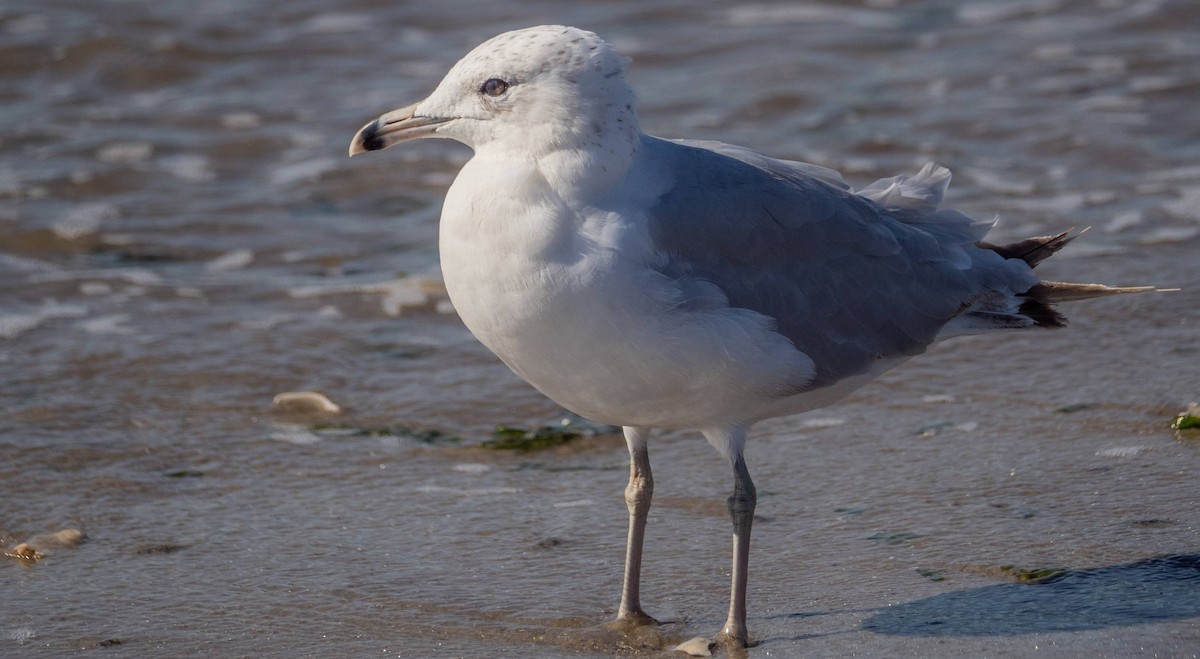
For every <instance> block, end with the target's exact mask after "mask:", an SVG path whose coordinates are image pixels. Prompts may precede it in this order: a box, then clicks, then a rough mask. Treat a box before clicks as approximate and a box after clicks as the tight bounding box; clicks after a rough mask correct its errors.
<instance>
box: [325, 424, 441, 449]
mask: <svg viewBox="0 0 1200 659" xmlns="http://www.w3.org/2000/svg"><path fill="white" fill-rule="evenodd" d="M312 431H313V432H314V433H317V434H326V435H343V436H346V437H403V438H405V439H411V440H413V441H415V442H418V443H421V444H428V445H431V446H432V445H439V444H457V443H459V442H461V441H462V438H461V437H459V436H457V435H451V434H450V433H448V432H445V431H443V430H438V429H436V428H410V427H408V426H402V425H395V426H351V425H348V424H345V423H318V424H316V425H314V426H312Z"/></svg>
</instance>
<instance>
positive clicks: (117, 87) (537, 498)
mask: <svg viewBox="0 0 1200 659" xmlns="http://www.w3.org/2000/svg"><path fill="white" fill-rule="evenodd" d="M1198 21H1200V9H1198V8H1197V7H1196V6H1195V5H1194V3H1187V2H1159V1H1144V2H1121V1H1119V0H1099V1H1097V2H1066V1H1057V0H1030V1H1014V2H1006V3H991V2H974V3H966V4H962V3H949V2H904V3H901V2H894V1H890V0H874V1H868V2H866V3H864V4H844V3H828V4H819V3H809V4H791V5H737V6H733V5H730V4H729V3H707V4H699V3H676V2H669V1H667V0H655V1H652V2H643V3H638V4H636V5H633V4H632V3H630V4H616V3H599V4H594V5H588V6H563V5H560V4H558V3H550V2H521V3H518V2H513V3H493V4H491V5H481V4H478V3H466V2H458V1H455V0H451V1H447V2H439V3H422V4H421V5H420V6H417V5H416V4H415V3H375V2H366V1H358V2H345V3H338V4H337V6H333V5H331V4H329V3H315V2H307V1H302V2H292V3H288V4H287V5H280V4H279V3H266V2H258V3H248V2H240V1H239V2H223V1H214V2H207V3H200V4H198V3H188V2H160V3H153V4H143V3H136V4H130V3H117V2H95V1H71V0H64V1H61V2H56V3H53V4H52V5H51V4H48V3H43V2H32V1H22V0H14V1H11V2H9V3H7V4H6V5H5V7H4V8H3V9H2V10H0V95H2V98H3V105H2V106H0V116H2V117H3V121H2V124H0V125H2V127H0V281H2V282H3V286H0V456H3V459H2V460H0V485H2V487H3V497H2V498H0V541H2V542H3V549H4V550H5V551H11V550H13V549H14V548H15V547H16V546H17V545H18V544H19V543H21V542H25V541H27V540H30V539H33V540H38V539H37V538H36V537H35V536H38V535H39V534H47V533H52V532H54V531H58V530H60V529H65V528H77V529H79V530H81V531H82V532H83V533H85V534H86V539H85V540H84V541H83V542H82V543H80V544H78V545H70V546H61V547H60V546H49V545H52V544H53V543H45V542H44V541H42V542H43V545H47V546H44V548H43V549H44V553H45V558H44V559H43V560H41V561H39V562H37V563H28V562H25V561H20V560H16V559H4V561H3V562H2V563H0V592H2V593H3V596H2V597H0V654H3V655H8V656H61V655H64V654H71V653H83V652H87V653H89V654H96V653H103V654H116V655H128V656H181V655H204V656H283V655H289V656H294V655H297V654H300V655H310V654H311V655H327V654H333V653H337V654H342V655H348V656H366V655H372V654H375V655H380V654H390V655H399V656H412V657H419V656H432V655H436V656H479V657H485V656H486V657H490V656H497V655H505V654H509V655H514V656H559V655H563V654H578V655H580V656H610V655H612V654H616V653H622V652H627V651H631V650H628V648H626V647H625V646H626V645H628V644H629V643H631V642H632V643H636V642H637V641H636V640H634V641H631V640H630V639H623V638H621V637H619V636H618V635H613V634H608V633H606V632H605V631H604V630H603V629H602V628H601V627H600V623H602V622H603V621H604V620H606V619H608V618H609V617H611V616H612V615H613V613H614V610H615V607H616V604H617V598H618V595H619V579H620V571H621V565H620V563H621V560H622V556H623V543H624V524H625V518H624V516H625V506H624V502H623V500H622V498H621V493H622V490H623V488H624V481H625V477H626V473H625V469H626V465H625V459H626V458H625V453H624V447H623V443H622V442H621V440H620V439H619V438H616V437H602V438H597V439H594V440H589V441H586V442H582V443H578V444H575V445H569V446H567V447H563V448H558V449H552V450H546V451H540V452H534V453H526V454H519V453H502V452H496V451H488V450H484V449H480V448H473V447H474V446H476V445H478V444H479V443H480V442H481V441H483V440H486V439H488V438H489V434H490V430H491V428H492V426H494V425H495V424H499V423H503V424H508V425H516V426H525V427H532V426H538V425H542V424H546V423H553V422H555V421H556V420H557V419H559V418H561V416H562V414H563V412H562V411H561V410H559V409H558V408H556V407H555V406H554V405H553V404H552V403H550V402H548V401H546V400H545V399H543V398H541V397H540V396H539V395H537V394H536V393H535V392H533V391H532V390H530V389H529V388H528V387H526V386H525V385H523V384H522V383H520V381H519V380H517V379H516V378H515V376H513V375H512V374H510V373H509V372H508V371H507V369H505V368H504V367H503V366H501V365H499V364H498V363H497V362H496V361H495V359H494V358H492V357H491V356H489V355H488V354H487V352H486V351H485V350H484V349H483V348H481V347H480V346H479V345H478V344H477V343H475V342H474V340H473V339H472V338H471V337H470V335H469V334H468V333H467V332H466V330H465V329H464V328H463V327H462V326H461V324H460V323H459V322H458V320H457V319H456V317H455V316H454V313H453V309H452V308H451V307H449V306H448V303H447V302H446V300H445V298H444V294H443V293H442V292H441V291H440V287H439V282H440V275H439V273H438V269H437V254H436V231H437V213H438V208H439V204H440V200H441V197H442V194H443V192H444V189H445V187H446V185H447V184H448V182H449V181H450V180H451V179H452V177H453V175H454V173H455V172H456V171H457V169H458V167H459V166H460V165H461V164H462V163H463V162H464V161H465V159H466V158H467V157H468V153H467V151H466V150H465V149H464V148H462V147H459V146H457V145H453V144H451V143H448V142H441V141H437V142H426V143H418V144H412V145H406V146H404V147H403V148H399V149H395V150H389V151H387V152H386V153H384V154H379V155H376V156H371V157H364V158H356V159H355V160H354V161H349V160H347V159H346V158H345V156H344V154H345V149H346V145H347V144H348V141H349V138H350V136H351V135H352V134H353V133H354V131H355V130H356V129H357V128H358V127H359V126H361V125H362V124H363V123H364V122H366V121H367V120H369V119H371V118H372V117H374V116H377V115H378V114H379V113H381V112H383V111H385V110H388V109H391V108H394V107H398V106H400V105H403V104H407V103H409V102H412V101H414V100H417V99H419V98H421V97H422V96H423V95H424V94H425V93H428V91H429V90H431V89H432V88H433V86H434V85H435V84H436V83H437V81H438V80H439V79H440V77H441V75H442V74H443V73H444V71H445V70H446V69H448V68H449V66H450V65H452V64H453V62H454V61H456V60H457V58H458V57H460V56H461V55H462V54H463V53H465V52H466V51H467V50H468V49H469V48H471V47H473V46H474V45H475V44H477V43H479V42H480V41H482V40H484V39H486V38H487V37H489V36H492V35H493V34H496V33H498V32H500V31H503V30H506V29H511V28H516V27H522V26H526V25H531V24H538V23H546V22H562V23H569V24H575V25H579V26H581V27H586V28H589V29H593V30H596V31H598V32H600V33H601V34H602V35H603V36H605V37H606V38H608V39H609V40H610V41H612V42H613V43H615V44H617V45H618V46H619V47H620V48H621V49H622V51H623V52H625V53H626V54H627V55H629V56H631V57H632V59H633V67H632V81H633V83H634V85H635V87H636V88H637V89H638V90H639V91H640V95H641V111H642V120H643V125H644V127H645V128H646V129H647V130H648V131H649V132H652V133H654V134H658V135H663V136H668V137H672V136H687V137H692V138H709V139H721V140H725V141H730V142H734V143H739V144H744V145H747V146H751V147H754V148H758V149H761V150H764V151H766V152H768V153H770V154H772V155H776V156H781V157H789V158H797V159H804V160H809V161H812V162H817V163H820V164H823V165H827V166H831V167H835V168H838V169H840V170H842V171H843V172H845V173H846V174H847V176H848V177H849V178H850V179H851V180H852V181H853V182H855V183H856V184H858V185H862V184H865V183H867V182H869V181H871V180H873V179H874V178H877V177H881V176H888V175H891V174H893V173H896V172H898V171H915V169H916V168H917V167H918V166H919V165H920V164H921V163H922V162H924V161H926V160H937V161H940V162H942V163H944V164H946V165H948V166H949V167H951V169H952V170H954V171H955V172H956V175H957V176H956V179H955V183H954V185H953V186H952V187H951V193H950V199H951V202H952V203H953V204H954V205H955V206H957V207H958V208H960V209H962V210H964V211H967V212H969V213H972V214H975V215H977V216H982V217H987V216H991V215H993V214H999V215H1000V216H1001V218H1002V222H1001V224H1000V226H999V227H998V229H997V231H996V232H995V234H994V235H995V236H996V239H997V240H1004V239H1015V238H1018V237H1023V236H1024V235H1026V234H1038V233H1047V232H1050V231H1056V230H1059V229H1061V228H1064V227H1069V226H1076V227H1085V226H1091V227H1093V228H1092V230H1091V231H1090V232H1089V233H1087V234H1086V235H1085V236H1084V237H1083V238H1081V239H1080V240H1079V241H1077V242H1076V243H1074V244H1073V245H1072V246H1071V247H1070V248H1069V249H1068V250H1067V251H1066V252H1065V253H1063V254H1061V255H1060V256H1058V257H1056V258H1055V259H1054V260H1053V261H1051V262H1048V263H1046V264H1044V265H1043V266H1042V268H1043V269H1044V270H1045V274H1046V276H1048V277H1050V278H1053V279H1064V280H1098V281H1104V282H1109V283H1117V284H1144V283H1154V284H1157V285H1159V286H1164V287H1181V288H1183V291H1182V292H1179V293H1173V294H1156V295H1143V296H1138V297H1131V298H1126V299H1119V300H1105V301H1096V302H1089V303H1082V304H1078V305H1072V306H1071V307H1069V308H1067V313H1068V315H1069V316H1070V317H1071V318H1072V320H1073V321H1074V322H1073V325H1072V327H1071V328H1069V329H1067V330H1063V331H1058V332H1030V333H1024V334H1013V335H1008V336H1000V337H994V336H993V337H982V338H975V339H966V340H960V341H956V342H951V343H947V344H943V345H941V346H938V347H937V348H935V349H934V350H932V351H931V353H930V354H929V355H927V356H925V357H923V358H921V359H918V360H915V361H913V362H912V363H911V364H910V365H908V366H906V367H904V368H902V369H900V370H898V371H895V372H893V373H891V374H889V375H887V376H886V377H884V378H883V379H882V380H881V381H879V382H877V383H875V384H872V385H871V386H869V387H867V388H866V389H864V390H862V391H860V392H859V393H857V394H855V395H854V396H852V397H851V398H850V399H848V400H847V401H846V402H845V403H843V404H841V405H839V406H837V407H834V408H831V409H827V410H823V411H821V412H817V413H814V414H813V415H812V417H813V418H805V417H798V418H793V419H779V420H773V421H770V422H766V423H763V424H761V425H760V426H759V427H757V428H756V432H755V433H754V435H753V437H752V438H751V444H750V447H749V450H748V459H749V462H750V467H751V471H752V473H753V474H754V477H755V480H756V483H757V484H758V486H759V490H760V493H761V494H762V496H761V498H760V504H759V511H758V512H759V520H758V522H757V523H756V526H755V531H754V533H755V536H754V550H753V559H752V563H751V585H750V596H749V604H750V627H751V634H752V636H753V637H754V638H756V639H759V640H761V641H762V643H761V645H759V646H758V647H757V648H754V649H753V650H751V652H750V654H751V655H756V656H767V655H772V656H795V655H799V654H815V655H825V656H829V655H849V654H865V655H888V656H919V655H920V656H928V655H931V654H932V655H942V656H969V655H978V654H981V653H986V654H1007V655H1023V654H1029V653H1031V652H1033V651H1034V650H1035V649H1039V650H1047V649H1048V650H1051V651H1053V652H1055V653H1057V654H1060V655H1070V656H1082V655H1094V654H1101V655H1130V654H1157V655H1161V656H1194V654H1195V653H1196V648H1198V647H1200V632H1197V627H1196V624H1195V623H1196V617H1197V614H1198V613H1200V582H1198V579H1197V574H1198V571H1197V569H1196V552H1197V548H1198V547H1200V512H1197V507H1196V505H1195V483H1196V478H1197V469H1198V467H1200V440H1198V439H1197V438H1195V437H1192V438H1189V437H1187V436H1185V435H1177V434H1176V433H1174V432H1173V431H1171V430H1170V429H1168V428H1167V423H1168V422H1169V421H1170V420H1171V418H1172V417H1173V416H1174V414H1175V413H1176V412H1177V411H1178V410H1180V409H1182V408H1183V407H1184V405H1185V404H1186V403H1187V402H1189V401H1191V400H1196V399H1197V398H1200V389H1198V388H1197V387H1196V384H1195V368H1194V365H1195V361H1196V359H1197V355H1198V354H1200V337H1198V334H1197V322H1198V320H1200V311H1198V309H1200V297H1198V293H1197V291H1200V262H1198V261H1197V259H1196V256H1195V252H1196V247H1197V239H1198V236H1200V210H1197V209H1200V166H1198V165H1197V163H1198V162H1200V120H1198V119H1197V115H1196V112H1195V108H1196V107H1197V103H1198V101H1200V69H1197V67H1196V62H1197V61H1198V60H1200V40H1197V39H1196V38H1195V30H1194V27H1193V26H1195V25H1196V24H1197V23H1198ZM581 377H586V374H581ZM298 390H319V391H322V392H324V393H326V394H327V395H328V396H330V398H332V399H333V400H334V401H335V402H337V403H338V404H340V405H341V406H343V407H344V408H345V411H344V412H343V413H342V414H340V415H338V416H336V417H333V418H318V417H314V416H306V415H304V414H294V413H280V412H276V411H273V410H272V407H271V399H272V397H273V396H274V395H275V394H277V393H280V392H283V391H298ZM1060 409H1061V410H1066V411H1059V410H1060ZM320 423H326V424H334V425H335V426H337V427H335V428H326V429H322V426H320V425H318V424H320ZM398 426H402V427H403V428H405V429H408V430H410V431H411V432H410V433H408V434H405V433H400V434H395V433H392V434H382V433H379V432H376V433H374V434H371V433H356V432H355V431H356V430H360V429H381V428H393V429H394V428H396V427H398ZM430 430H438V431H441V432H443V433H445V434H446V435H449V436H454V437H458V438H461V439H460V441H458V442H454V441H449V440H446V439H444V438H443V439H442V440H440V441H436V442H432V443H429V442H423V441H420V439H419V437H425V435H422V434H421V433H426V432H428V431H430ZM414 436H416V437H418V438H414ZM651 452H652V458H653V461H654V466H655V475H656V478H657V481H658V482H657V487H656V499H655V503H654V509H653V511H652V514H651V521H650V529H649V533H648V540H647V555H646V567H645V570H646V575H645V583H644V602H645V604H646V606H647V608H648V610H649V611H650V612H651V613H652V614H653V615H656V616H658V617H659V618H661V619H664V620H669V621H671V624H669V625H666V626H665V627H664V628H663V629H662V630H660V631H661V636H662V638H649V639H644V640H646V641H647V643H648V644H649V645H655V644H660V645H661V644H669V643H671V642H677V641H679V640H683V639H685V638H688V637H691V636H696V635H701V634H710V633H712V632H714V631H715V630H716V626H717V625H718V624H719V623H720V622H721V620H723V615H724V605H725V601H726V597H727V588H728V584H727V579H728V576H727V570H728V551H729V548H728V543H729V541H728V531H729V529H728V521H727V519H726V517H725V511H724V497H725V496H726V494H727V492H726V490H727V489H728V488H729V486H730V482H731V478H730V474H728V473H727V468H726V467H725V466H723V465H722V464H721V462H720V460H719V459H718V457H717V456H716V455H715V453H714V452H713V451H712V450H711V449H709V448H708V447H707V446H706V445H705V444H704V443H703V442H702V441H701V440H700V439H698V437H695V436H689V435H687V434H685V433H680V434H669V435H664V436H662V437H658V438H656V440H655V442H654V443H653V445H652V451H651ZM1002 566H1013V567H1012V568H1011V569H1008V570H1005V569H1002ZM1051 568H1063V569H1066V570H1067V572H1065V573H1063V574H1061V575H1059V576H1058V577H1055V578H1053V579H1051V580H1050V582H1049V583H1040V584H1031V583H1021V582H1019V581H1018V580H1017V578H1016V577H1015V576H1014V575H1015V574H1018V573H1019V571H1020V570H1036V569H1051ZM1114 601H1115V602H1116V603H1114ZM1031 611H1033V612H1034V613H1032V614H1031V613H1030V612H1031ZM644 652H647V653H649V654H655V651H654V650H645V651H644Z"/></svg>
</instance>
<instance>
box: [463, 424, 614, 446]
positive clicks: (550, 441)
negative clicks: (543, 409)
mask: <svg viewBox="0 0 1200 659" xmlns="http://www.w3.org/2000/svg"><path fill="white" fill-rule="evenodd" d="M618 430H619V428H617V427H616V426H606V425H598V424H595V423H592V422H590V421H587V420H585V419H581V418H578V417H567V418H565V419H563V420H562V421H560V422H559V424H558V425H557V426H542V427H541V428H537V429H532V430H530V429H526V428H519V427H515V426H506V425H498V426H496V428H495V430H493V431H492V438H491V439H490V440H488V441H485V442H483V443H482V444H480V447H481V448H486V449H492V450H496V451H518V452H521V453H527V452H530V451H539V450H542V449H547V448H553V447H556V446H562V445H564V444H569V443H571V442H573V441H575V440H577V439H580V438H584V437H595V436H596V435H606V434H612V433H615V432H617V431H618Z"/></svg>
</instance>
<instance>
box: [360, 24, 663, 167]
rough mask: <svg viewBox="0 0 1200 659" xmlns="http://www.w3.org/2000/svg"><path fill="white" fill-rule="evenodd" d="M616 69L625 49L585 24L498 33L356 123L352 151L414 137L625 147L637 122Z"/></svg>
mask: <svg viewBox="0 0 1200 659" xmlns="http://www.w3.org/2000/svg"><path fill="white" fill-rule="evenodd" d="M624 73H625V60H624V58H622V57H621V56H620V55H619V54H618V53H617V52H616V51H615V50H614V49H613V48H612V47H611V46H609V45H608V44H607V43H605V42H604V41H603V40H602V39H600V37H598V36H596V35H595V34H594V33H592V32H587V31H585V30H580V29H578V28H573V27H564V26H561V25H543V26H539V27H532V28H527V29H524V30H516V31H513V32H506V33H504V34H501V35H499V36H497V37H494V38H492V39H489V40H488V41H485V42H484V43H483V44H481V45H479V46H478V47H477V48H475V49H474V50H472V51H471V52H470V53H468V54H467V56H466V57H464V58H462V60H460V61H459V62H458V63H457V64H455V65H454V68H452V69H450V72H449V73H447V74H446V77H445V78H444V79H443V80H442V82H441V84H439V85H438V87H437V89H436V90H434V92H433V93H432V94H430V96H429V97H428V98H426V99H425V100H424V101H421V102H419V103H416V104H414V105H410V106H408V107H405V108H401V109H399V110H395V111H393V112H389V113H387V114H384V115H382V116H381V117H379V118H378V119H376V120H375V121H372V122H371V123H369V124H367V125H366V126H364V127H363V128H362V130H360V131H359V132H358V134H356V135H355V136H354V139H353V141H352V142H351V144H350V155H354V154H357V153H362V152H363V151H373V150H377V149H383V148H386V147H389V146H392V145H393V144H398V143H400V142H404V141H408V140H410V139H415V138H418V137H446V138H450V139H454V140H457V141H459V142H462V143H463V144H466V145H467V146H470V147H472V148H473V149H475V151H476V152H477V153H482V152H488V151H494V150H499V151H498V152H503V153H505V154H507V155H508V156H509V157H512V156H514V155H517V154H520V155H525V156H528V157H531V158H539V157H542V156H545V155H547V154H550V153H552V152H554V151H558V150H563V149H588V148H596V147H599V146H601V145H604V146H606V147H610V146H611V147H614V148H615V147H616V146H618V145H626V146H627V147H629V148H632V147H633V145H634V143H635V142H636V140H637V136H638V135H639V134H640V131H639V129H638V125H637V115H636V112H635V109H634V96H633V90H632V89H631V88H630V87H629V84H628V83H627V82H626V81H625V76H624Z"/></svg>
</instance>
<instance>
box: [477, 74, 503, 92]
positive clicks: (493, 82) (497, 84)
mask: <svg viewBox="0 0 1200 659" xmlns="http://www.w3.org/2000/svg"><path fill="white" fill-rule="evenodd" d="M479 91H481V92H483V93H484V94H487V95H488V96H500V95H502V94H504V92H506V91H508V83H507V82H504V81H503V80H501V79H499V78H488V79H487V81H486V82H484V83H483V86H482V87H480V88H479Z"/></svg>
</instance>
